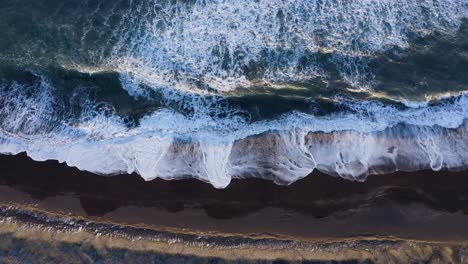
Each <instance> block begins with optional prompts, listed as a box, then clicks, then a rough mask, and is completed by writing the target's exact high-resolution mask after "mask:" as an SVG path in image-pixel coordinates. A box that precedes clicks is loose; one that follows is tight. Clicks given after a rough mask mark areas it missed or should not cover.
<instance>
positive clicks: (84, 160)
mask: <svg viewBox="0 0 468 264" xmlns="http://www.w3.org/2000/svg"><path fill="white" fill-rule="evenodd" d="M3 1H7V0H3ZM0 2H2V1H0ZM7 2H8V1H7ZM10 2H11V1H10ZM39 2H41V1H39ZM35 5H37V3H36V2H35V1H25V3H23V5H15V4H14V1H13V2H11V3H10V5H9V6H10V8H1V9H0V15H1V16H2V17H3V18H1V19H0V29H2V30H4V32H5V36H8V38H4V39H2V40H0V47H1V48H2V49H1V51H0V63H1V66H0V153H2V154H12V155H15V154H18V153H21V152H26V153H27V155H28V156H30V157H31V158H33V159H34V160H37V161H45V160H58V161H59V162H65V163H66V164H68V165H69V166H74V167H77V168H79V169H81V170H86V171H90V172H93V173H96V174H102V175H115V174H120V173H138V174H139V175H141V176H142V177H143V178H144V179H145V180H152V179H155V178H158V177H159V178H163V179H171V180H172V179H184V178H197V179H200V180H202V181H206V182H209V183H211V184H212V185H213V186H214V187H216V188H225V187H226V186H228V185H229V183H230V181H231V180H232V179H233V178H247V177H258V178H265V179H269V180H273V181H275V182H276V183H278V184H290V183H292V182H295V181H297V180H299V179H301V178H303V177H305V176H307V175H309V174H310V173H311V172H312V171H313V170H315V169H317V170H320V171H322V172H325V173H327V174H330V175H333V176H340V177H343V178H346V179H350V180H359V181H363V180H365V178H366V176H367V175H369V174H383V173H391V172H394V171H399V170H404V171H417V170H424V169H432V170H443V169H449V170H459V169H466V168H467V167H468V141H467V139H468V138H467V136H468V130H467V125H468V123H467V120H466V119H467V117H468V93H467V91H468V55H467V54H468V44H467V43H468V22H467V21H468V3H467V2H466V1H462V0H451V1H429V0H427V1H426V0H424V1H418V2H414V3H413V2H408V1H401V0H384V1H373V0H366V1H339V0H332V1H320V0H316V1H287V0H274V1H266V0H265V1H263V0H259V1H228V0H225V1H222V0H211V1H208V0H206V1H162V0H161V1H159V0H158V1H156V0H152V1H150V0H147V1H136V0H135V1H129V0H127V1H124V0H121V1H106V0H103V1H100V2H93V1H70V3H67V4H61V5H60V4H57V5H45V4H44V5H43V6H41V7H40V8H39V7H36V6H35ZM2 6H5V5H2ZM43 14H50V15H49V16H43ZM19 17H21V18H22V19H24V21H23V22H24V23H23V24H22V23H14V24H13V26H12V24H11V23H9V22H8V21H11V19H12V18H19ZM24 25H27V26H26V27H25V26H24ZM26 28H28V29H26ZM25 39H29V41H25Z"/></svg>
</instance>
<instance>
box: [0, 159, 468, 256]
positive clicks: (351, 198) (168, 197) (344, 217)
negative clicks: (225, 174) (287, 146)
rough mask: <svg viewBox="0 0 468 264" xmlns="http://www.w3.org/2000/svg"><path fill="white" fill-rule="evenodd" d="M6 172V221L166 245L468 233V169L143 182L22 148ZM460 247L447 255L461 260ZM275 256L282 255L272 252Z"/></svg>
mask: <svg viewBox="0 0 468 264" xmlns="http://www.w3.org/2000/svg"><path fill="white" fill-rule="evenodd" d="M0 171H1V174H0V189H1V192H0V203H1V204H2V211H1V212H2V219H4V220H5V219H9V220H8V221H6V222H4V223H3V224H2V225H6V224H7V223H8V224H12V222H11V221H12V220H11V219H14V221H13V222H14V223H15V225H18V223H23V224H28V223H33V224H34V225H38V226H41V225H45V226H48V228H52V229H54V228H58V229H59V230H76V229H77V228H79V227H83V226H84V227H85V230H88V231H87V232H90V234H91V236H92V234H93V233H101V234H107V235H110V236H112V234H113V233H115V234H117V233H118V234H120V235H122V234H125V235H124V237H125V238H126V239H130V240H131V239H134V238H137V237H138V238H140V239H143V240H147V239H152V238H158V239H157V240H158V241H159V242H161V241H163V242H162V243H164V241H166V242H167V241H170V240H173V241H177V242H178V243H182V244H184V243H185V244H186V245H194V244H193V242H194V241H195V242H197V241H198V242H199V243H202V244H205V245H206V244H208V245H212V246H217V247H224V248H225V247H227V248H233V247H234V248H239V247H241V245H249V250H250V251H252V250H254V249H255V248H256V249H261V248H269V247H270V246H274V247H278V246H280V247H282V248H283V251H284V248H291V247H293V248H307V247H308V246H305V245H309V246H310V245H315V246H317V245H323V243H326V245H327V247H332V248H334V246H331V245H336V244H337V243H351V242H350V241H352V244H353V246H350V245H348V246H347V247H349V248H354V247H355V246H356V245H360V246H356V247H357V248H358V249H359V250H364V249H365V248H367V249H370V250H374V251H375V250H376V248H381V249H382V248H385V249H388V248H389V247H390V248H392V247H394V246H395V244H399V243H409V242H408V241H413V242H412V243H413V244H414V243H416V244H417V243H436V244H437V245H439V243H442V244H447V243H448V244H449V245H452V246H453V245H457V247H461V246H462V245H465V242H466V240H467V239H466V238H467V237H468V228H466V222H467V221H468V216H467V212H468V203H467V202H466V199H467V197H468V188H467V187H466V186H468V177H466V176H467V172H466V171H465V172H447V171H442V172H432V171H423V172H414V173H413V172H399V173H394V174H390V175H376V176H371V177H369V178H368V179H367V181H365V182H352V181H349V180H344V179H341V178H335V177H331V176H327V175H324V174H322V173H320V172H314V173H312V174H311V175H309V176H308V177H306V178H304V179H303V180H301V181H299V182H297V183H294V184H292V185H290V186H278V185H275V184H274V183H272V182H270V181H266V180H260V179H243V180H235V181H233V182H232V184H231V185H230V186H229V187H228V188H226V189H225V190H217V189H215V188H213V187H212V186H211V185H209V184H207V183H203V182H200V181H197V180H193V179H191V180H182V181H164V180H154V181H151V182H145V181H144V180H142V179H141V178H140V177H139V176H138V175H119V176H112V177H104V176H98V175H94V174H91V173H87V172H82V171H79V170H77V169H74V168H69V167H67V166H66V165H64V164H59V163H58V162H55V161H47V162H42V163H41V162H35V161H32V160H30V159H29V158H28V157H27V156H25V155H23V154H21V155H18V156H0ZM51 219H55V220H53V221H52V220H51ZM67 219H68V220H67ZM70 219H75V220H73V221H71V220H70ZM76 219H79V221H76ZM70 223H71V224H70ZM19 230H22V229H21V228H19ZM39 230H41V229H40V228H39ZM31 232H32V231H31ZM83 232H84V231H83ZM115 234H114V235H115ZM357 241H361V242H357ZM362 241H365V242H362ZM378 241H380V242H378ZM31 243H32V242H31ZM77 243H78V242H77ZM303 243H305V244H303ZM195 244H196V243H195ZM275 245H276V246H275ZM169 248H170V247H169ZM381 249H380V250H381ZM205 250H206V248H205ZM162 251H164V250H162ZM166 251H168V252H169V253H171V252H172V251H171V250H170V249H167V248H166ZM7 252H8V251H7ZM208 252H211V253H204V254H205V256H217V257H221V259H222V256H223V255H222V254H221V255H219V252H218V254H216V253H214V252H216V250H208ZM277 252H282V251H281V250H278V251H277ZM286 252H287V251H286ZM306 252H307V250H306ZM310 252H312V251H310ZM456 252H458V253H453V252H452V253H453V254H449V255H450V256H452V255H453V256H452V257H455V259H458V260H460V256H455V255H456V254H459V251H456ZM463 252H464V251H463ZM172 253H174V252H172ZM244 253H245V252H244ZM244 253H239V255H238V256H236V253H232V254H231V255H230V257H229V258H228V259H231V260H232V259H236V258H237V257H242V256H244V255H243V254H244ZM341 253H343V252H341ZM341 253H340V254H341ZM5 254H7V253H5ZM343 254H344V255H346V254H345V253H343ZM460 254H461V253H460ZM247 255H251V253H249V254H247ZM436 255H437V254H436ZM439 255H440V254H439ZM442 255H443V254H442ZM275 256H276V257H278V258H281V256H283V257H284V255H282V254H280V253H278V255H274V254H273V255H269V257H268V258H269V259H270V258H274V257H275ZM244 257H245V256H244ZM257 257H258V259H262V257H261V255H260V256H257ZM296 257H297V256H296ZM337 257H338V255H337ZM413 257H414V256H413ZM286 258H287V259H289V260H293V259H295V258H294V257H292V256H287V257H286ZM254 259H255V258H254ZM305 259H308V258H305ZM361 260H362V259H361ZM377 262H378V261H377Z"/></svg>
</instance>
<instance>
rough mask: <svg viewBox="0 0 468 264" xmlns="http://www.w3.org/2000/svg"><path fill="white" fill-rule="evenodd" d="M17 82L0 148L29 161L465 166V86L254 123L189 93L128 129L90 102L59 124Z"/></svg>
mask: <svg viewBox="0 0 468 264" xmlns="http://www.w3.org/2000/svg"><path fill="white" fill-rule="evenodd" d="M15 85H18V84H16V83H15V84H14V85H13V87H14V89H9V90H8V89H7V90H5V89H4V90H2V98H8V100H9V101H10V108H2V109H3V111H4V112H2V117H3V119H2V124H3V125H2V127H3V130H2V131H1V138H2V140H1V142H0V152H1V153H6V154H16V153H19V152H21V151H26V152H27V154H28V155H29V156H30V157H32V158H33V159H35V160H39V161H43V160H48V159H55V160H59V161H61V162H66V163H67V164H68V165H70V166H76V167H78V168H80V169H82V170H88V171H91V172H95V173H99V174H115V173H122V172H125V173H132V172H136V173H139V174H140V175H142V177H143V178H145V179H146V180H151V179H154V178H156V177H161V178H165V179H178V178H183V177H196V178H199V179H201V180H204V181H206V182H210V183H211V184H213V185H214V186H215V187H217V188H223V187H225V186H227V185H228V184H229V182H230V180H231V179H232V178H235V177H243V176H246V175H250V176H256V177H267V178H270V179H273V180H275V181H277V182H278V183H291V182H293V181H296V180H298V179H300V178H302V177H304V176H306V175H307V174H309V173H310V172H311V171H312V170H314V169H315V168H318V169H320V170H322V171H324V172H327V173H329V174H335V175H340V176H342V177H346V178H350V179H362V178H361V177H362V176H363V175H366V174H367V173H376V172H380V170H379V169H375V168H380V167H385V166H386V167H390V168H392V166H393V170H395V169H398V170H418V169H424V168H432V169H434V170H440V169H443V168H459V167H466V166H467V162H466V161H467V160H468V145H467V144H466V138H467V136H468V132H467V128H466V124H465V123H464V120H465V119H466V118H467V117H468V95H466V94H462V95H460V96H458V97H455V98H445V99H444V101H443V102H442V101H441V102H440V103H439V105H434V106H421V107H419V108H407V109H405V110H398V109H396V108H394V107H392V106H388V105H387V106H386V105H384V104H382V103H379V102H373V101H370V102H342V103H343V104H346V105H347V107H349V108H350V109H351V111H347V112H341V113H336V114H330V115H328V116H323V117H316V116H312V115H307V114H303V113H297V112H292V113H289V114H285V115H283V116H282V117H280V118H278V119H276V120H263V121H258V122H254V123H249V122H248V121H247V120H244V119H242V118H241V117H240V116H238V115H236V113H235V112H232V113H233V114H228V115H226V116H224V117H219V116H216V115H210V113H211V112H210V111H208V110H209V109H210V107H208V108H207V105H209V104H210V103H213V104H214V105H213V106H212V108H214V109H220V111H222V108H221V107H219V106H217V105H216V100H215V99H212V100H215V101H210V100H208V101H203V99H201V98H200V97H190V98H191V99H193V101H187V103H191V104H194V105H192V107H195V108H196V107H198V111H196V112H194V113H193V114H192V115H182V114H180V113H177V112H175V111H173V110H170V109H161V110H158V111H156V112H154V113H151V114H148V115H146V116H145V117H144V118H142V119H141V120H140V124H139V126H136V127H132V128H128V127H127V126H126V125H125V122H124V121H123V120H122V119H121V118H120V117H118V116H115V115H109V114H104V113H102V112H96V111H95V110H92V108H91V109H90V110H88V111H84V112H83V114H82V116H81V117H80V119H78V120H73V121H72V122H69V123H67V122H68V121H66V120H62V122H60V123H57V122H56V121H55V120H56V117H55V113H54V111H53V109H51V107H52V106H53V105H54V102H53V98H54V97H53V96H52V94H51V91H50V89H51V87H50V84H49V82H48V81H47V80H46V79H45V78H44V77H42V78H41V79H40V81H39V86H38V87H34V91H35V92H36V93H37V95H36V96H22V95H21V94H22V92H23V91H25V90H26V87H23V89H19V88H18V87H16V88H15ZM15 94H16V95H17V96H15ZM43 95H47V96H43ZM172 96H175V94H172ZM202 98H203V97H202ZM205 99H206V98H205ZM184 100H187V98H185V99H184ZM30 104H34V108H33V109H32V110H31V105H30ZM83 107H86V104H85V105H84V106H83ZM203 109H205V110H206V112H204V111H203ZM207 109H208V110H207ZM6 110H8V111H11V113H10V112H5V111H6ZM57 124H60V125H57ZM399 124H405V125H404V126H401V125H399ZM391 149H393V150H392V151H389V150H391ZM385 171H386V172H388V171H389V169H385Z"/></svg>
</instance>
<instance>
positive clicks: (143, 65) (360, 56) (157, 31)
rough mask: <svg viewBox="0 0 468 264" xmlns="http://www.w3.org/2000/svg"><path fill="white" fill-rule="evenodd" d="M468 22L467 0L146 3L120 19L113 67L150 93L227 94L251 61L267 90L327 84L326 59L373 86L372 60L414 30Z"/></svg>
mask: <svg viewBox="0 0 468 264" xmlns="http://www.w3.org/2000/svg"><path fill="white" fill-rule="evenodd" d="M467 16H468V4H467V3H466V1H464V0H450V1H447V0H436V1H434V0H422V1H407V0H366V1H362V0H332V1H319V0H299V1H298V0H295V1H288V0H259V1H228V0H206V1H189V2H183V1H176V2H171V3H160V2H159V1H149V2H145V3H143V4H141V5H139V4H135V5H134V6H133V9H132V10H131V11H129V12H128V14H127V16H126V17H125V18H124V19H123V20H122V21H121V26H120V27H119V29H121V31H116V32H115V33H114V34H115V38H117V39H120V40H121V41H120V42H119V43H118V44H117V45H116V46H115V48H114V52H113V56H112V58H110V59H109V62H108V64H110V65H113V67H114V68H116V69H117V70H118V71H119V72H124V73H130V74H132V75H134V76H135V77H137V78H138V79H140V80H147V81H149V82H152V83H153V86H163V87H172V88H177V89H181V90H186V91H191V92H196V91H198V92H202V93H205V92H206V91H205V90H204V89H200V87H199V83H203V84H205V85H208V86H210V87H211V88H213V89H215V90H217V91H218V92H226V91H231V90H232V89H235V88H237V87H239V86H242V87H248V86H249V85H250V80H249V78H248V76H246V73H245V71H244V69H245V68H246V67H247V68H248V67H249V65H250V64H251V63H254V64H260V65H262V67H263V69H264V72H263V73H261V74H260V76H257V78H260V80H263V81H266V82H270V83H274V82H284V81H302V80H309V79H312V78H314V77H317V76H321V77H325V78H326V73H325V72H324V71H323V69H322V65H321V63H320V62H318V61H317V58H316V57H315V55H313V54H316V53H317V52H323V53H332V54H333V55H332V57H333V58H332V61H333V62H334V63H335V64H336V66H337V68H338V70H339V71H340V74H341V75H342V77H343V78H344V79H345V80H346V81H347V82H348V83H349V84H351V85H352V86H355V87H368V88H369V87H371V86H372V73H371V71H370V69H368V67H367V60H368V59H366V58H367V57H370V56H371V55H372V54H375V53H376V52H383V51H385V50H387V49H389V48H392V47H394V46H397V47H401V48H405V47H407V45H408V33H409V32H413V34H419V35H427V34H430V33H431V32H433V31H434V30H440V31H443V32H448V33H451V32H452V33H453V32H455V31H456V30H457V29H458V27H459V25H460V23H461V21H462V18H464V17H467ZM129 29H131V30H129ZM304 61H309V63H307V64H306V65H305V64H303V62H304Z"/></svg>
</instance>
